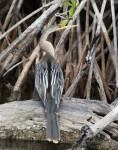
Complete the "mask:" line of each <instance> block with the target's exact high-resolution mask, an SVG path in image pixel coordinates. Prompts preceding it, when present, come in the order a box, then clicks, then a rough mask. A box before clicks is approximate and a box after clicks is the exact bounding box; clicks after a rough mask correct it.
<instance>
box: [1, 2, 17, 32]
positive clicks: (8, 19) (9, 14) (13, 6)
mask: <svg viewBox="0 0 118 150" xmlns="http://www.w3.org/2000/svg"><path fill="white" fill-rule="evenodd" d="M17 2H18V0H13V2H12V4H11V7H10V9H9V11H8V14H7V16H6V19H5V21H4V25H3V28H4V29H6V27H7V25H8V24H9V22H10V19H11V18H12V15H13V10H14V8H15V7H16V4H17Z"/></svg>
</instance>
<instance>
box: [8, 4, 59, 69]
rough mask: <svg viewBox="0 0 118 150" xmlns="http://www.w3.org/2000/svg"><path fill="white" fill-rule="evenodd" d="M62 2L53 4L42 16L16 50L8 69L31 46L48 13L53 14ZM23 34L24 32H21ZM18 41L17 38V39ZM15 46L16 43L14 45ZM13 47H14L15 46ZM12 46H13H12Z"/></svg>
mask: <svg viewBox="0 0 118 150" xmlns="http://www.w3.org/2000/svg"><path fill="white" fill-rule="evenodd" d="M59 4H60V3H59V2H58V3H56V4H55V5H53V6H51V7H50V8H49V9H48V10H46V11H45V12H44V13H43V14H42V15H41V17H40V19H39V20H40V23H39V25H38V26H37V27H36V28H35V29H34V30H33V32H32V33H31V35H30V36H29V37H28V38H27V39H25V40H24V43H23V44H22V46H21V47H20V49H19V50H18V51H17V52H16V54H15V56H14V59H13V60H12V62H11V63H10V64H9V66H8V69H9V68H11V67H12V66H13V65H14V64H15V63H16V62H18V60H19V59H20V58H21V56H22V55H23V53H24V52H25V51H26V50H27V47H28V46H29V44H30V43H31V42H32V41H33V39H34V38H35V37H36V35H37V34H38V33H39V32H40V31H41V29H42V28H43V24H44V23H45V21H46V20H47V19H48V18H49V17H48V15H50V14H52V12H53V11H55V9H57V8H58V7H59V6H60V5H59ZM21 35H22V34H21ZM16 42H17V39H16ZM13 43H14V42H13ZM12 46H13V47H14V45H12ZM13 47H12V48H13ZM10 48H11V47H10Z"/></svg>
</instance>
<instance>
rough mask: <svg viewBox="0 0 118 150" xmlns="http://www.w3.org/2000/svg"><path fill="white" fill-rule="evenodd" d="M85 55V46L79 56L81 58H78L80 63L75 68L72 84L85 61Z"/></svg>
mask: <svg viewBox="0 0 118 150" xmlns="http://www.w3.org/2000/svg"><path fill="white" fill-rule="evenodd" d="M86 53H87V45H85V47H84V50H83V53H82V55H81V58H80V61H79V63H78V65H77V67H76V72H75V73H74V77H73V79H72V82H74V80H75V78H76V76H77V74H78V72H79V70H80V67H81V66H82V65H83V63H84V61H85V57H86Z"/></svg>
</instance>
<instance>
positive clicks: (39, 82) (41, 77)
mask: <svg viewBox="0 0 118 150" xmlns="http://www.w3.org/2000/svg"><path fill="white" fill-rule="evenodd" d="M35 86H36V89H37V91H38V94H39V96H40V98H41V100H42V102H43V104H44V106H45V104H46V92H47V88H48V70H47V64H46V63H38V64H37V65H36V68H35Z"/></svg>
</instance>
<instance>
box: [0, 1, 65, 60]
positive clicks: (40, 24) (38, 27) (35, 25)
mask: <svg viewBox="0 0 118 150" xmlns="http://www.w3.org/2000/svg"><path fill="white" fill-rule="evenodd" d="M63 1H64V0H63ZM63 1H59V0H58V1H57V0H55V3H54V4H53V5H52V6H51V7H50V8H48V10H46V11H45V12H44V13H43V14H42V15H41V16H40V17H39V18H38V19H37V20H36V21H35V22H33V23H32V24H31V25H30V26H29V27H28V28H27V29H26V30H25V31H24V32H23V33H22V34H21V35H20V37H18V38H17V39H16V40H15V41H14V42H12V44H11V45H10V46H9V47H8V48H6V49H5V50H4V51H3V52H2V53H1V54H0V62H1V61H2V60H3V59H4V58H5V57H6V56H7V55H8V53H10V52H11V51H12V50H13V49H14V48H15V47H16V46H17V45H18V44H19V43H20V42H21V41H22V40H23V39H25V37H26V36H27V35H28V34H29V33H31V32H32V31H33V30H35V32H34V33H33V35H32V40H33V39H34V37H35V36H36V35H37V34H38V33H39V32H40V31H41V29H42V28H43V26H44V23H45V22H46V20H47V19H48V18H49V15H51V14H52V13H53V12H54V11H55V10H56V9H57V8H58V7H60V6H62V5H61V4H60V3H61V2H63ZM32 40H31V41H32ZM31 41H30V42H31ZM24 47H26V46H24Z"/></svg>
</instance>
